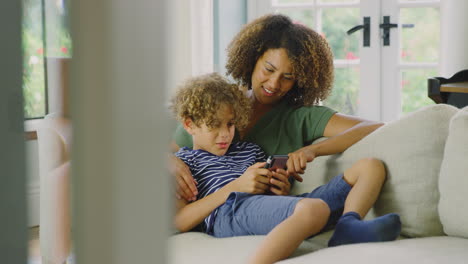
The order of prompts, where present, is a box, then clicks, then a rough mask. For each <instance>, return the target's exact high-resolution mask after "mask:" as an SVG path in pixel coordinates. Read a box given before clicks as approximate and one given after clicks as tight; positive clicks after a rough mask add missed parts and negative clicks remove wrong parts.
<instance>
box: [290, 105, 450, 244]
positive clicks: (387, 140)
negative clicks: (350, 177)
mask: <svg viewBox="0 0 468 264" xmlns="http://www.w3.org/2000/svg"><path fill="white" fill-rule="evenodd" d="M457 110H458V109H457V108H455V107H453V106H449V105H433V106H429V107H425V108H423V109H420V110H418V111H415V112H413V113H411V114H408V115H406V116H404V117H402V118H401V119H399V120H395V121H392V122H389V123H388V124H386V125H385V126H382V127H380V128H379V129H378V130H376V131H374V132H373V133H372V134H370V135H368V136H367V137H365V138H364V139H362V140H361V141H359V142H358V143H356V144H354V145H353V146H351V147H350V148H348V149H347V150H346V151H345V152H344V153H342V154H337V155H331V156H325V157H318V158H316V159H315V160H314V161H313V162H312V163H309V165H308V168H307V172H306V175H304V177H303V178H304V182H303V183H296V184H295V186H294V188H293V192H294V193H295V194H299V193H303V192H308V191H311V190H312V189H314V188H315V187H317V186H319V185H321V184H324V183H326V182H327V181H329V180H330V179H331V178H332V177H334V176H335V175H338V174H340V173H342V172H343V171H344V170H345V169H346V168H349V167H351V165H352V164H354V163H355V162H356V161H358V160H360V159H362V158H366V157H375V158H378V159H380V160H382V161H383V162H384V163H385V166H386V169H387V180H386V183H385V184H384V186H383V188H382V191H381V194H380V196H379V198H378V200H377V202H376V203H375V205H374V208H373V210H371V212H370V213H369V214H368V218H372V217H375V216H379V215H383V214H387V213H392V212H395V213H398V214H400V217H401V221H402V235H403V236H408V237H423V236H437V235H442V234H443V230H442V225H441V223H440V220H439V215H438V210H437V205H438V201H439V192H438V180H439V170H440V165H441V162H442V158H443V155H444V146H445V141H446V138H447V134H448V125H449V121H450V118H451V117H452V116H453V115H454V114H455V113H456V112H457Z"/></svg>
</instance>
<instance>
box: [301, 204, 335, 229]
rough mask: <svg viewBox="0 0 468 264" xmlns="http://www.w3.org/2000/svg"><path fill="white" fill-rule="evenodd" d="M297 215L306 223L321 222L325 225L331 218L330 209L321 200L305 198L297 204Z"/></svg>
mask: <svg viewBox="0 0 468 264" xmlns="http://www.w3.org/2000/svg"><path fill="white" fill-rule="evenodd" d="M294 214H295V215H298V216H299V215H300V216H301V218H302V219H304V220H305V221H307V222H309V223H312V222H320V223H321V224H322V222H323V225H325V223H326V222H327V220H328V218H329V217H330V207H328V204H327V203H326V202H324V201H323V200H321V199H313V198H304V199H302V200H300V201H299V202H298V203H297V204H296V208H295V209H294Z"/></svg>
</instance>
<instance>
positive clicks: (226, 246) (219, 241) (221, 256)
mask: <svg viewBox="0 0 468 264" xmlns="http://www.w3.org/2000/svg"><path fill="white" fill-rule="evenodd" d="M331 235H332V232H331V231H329V232H325V233H322V234H320V235H317V236H315V237H313V238H311V239H308V240H305V241H304V242H302V244H301V245H300V246H299V247H298V248H297V249H296V250H295V251H294V253H293V254H292V255H291V257H292V258H293V257H297V256H301V255H304V254H308V253H311V252H314V251H317V250H319V249H322V248H325V247H326V246H327V243H328V240H329V239H330V237H331ZM263 239H265V236H239V237H228V238H216V237H212V236H209V235H207V234H205V233H200V232H188V233H181V234H177V235H174V236H171V237H170V238H169V242H168V247H169V254H168V255H169V263H174V264H175V263H177V264H185V263H187V264H194V263H205V264H209V263H216V264H219V263H222V264H230V263H232V264H238V263H246V261H247V259H248V257H249V256H250V255H251V254H252V253H253V252H254V250H255V249H257V247H258V246H259V245H260V243H261V242H262V241H263Z"/></svg>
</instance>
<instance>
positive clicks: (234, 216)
mask: <svg viewBox="0 0 468 264" xmlns="http://www.w3.org/2000/svg"><path fill="white" fill-rule="evenodd" d="M350 190H351V186H350V185H349V184H348V183H347V182H346V181H345V180H344V179H343V175H338V176H336V177H334V178H333V179H332V180H331V181H330V182H328V183H327V184H325V185H322V186H320V187H317V188H316V189H315V190H313V191H312V192H310V193H304V194H301V195H296V196H276V195H253V194H248V193H241V192H233V193H231V194H230V195H229V197H228V198H227V200H226V203H224V204H223V205H221V206H220V207H218V210H217V214H216V216H215V220H214V223H213V228H212V230H210V231H209V232H208V234H210V235H213V236H215V237H233V236H247V235H266V234H268V233H269V232H270V231H271V230H272V229H273V228H274V227H275V226H277V225H278V224H280V223H281V222H283V221H284V220H285V219H286V218H288V217H289V216H290V215H291V214H292V213H293V212H294V209H295V208H296V204H297V202H298V201H300V200H301V199H303V198H317V199H322V200H323V201H325V202H326V203H327V204H328V206H329V207H330V211H331V214H330V218H329V219H328V221H327V224H326V225H325V227H324V228H323V229H322V231H321V232H323V231H326V230H329V229H331V228H333V227H334V225H335V224H336V222H337V221H338V219H339V218H340V216H341V215H342V214H343V208H344V204H345V200H346V197H347V196H348V193H349V191H350Z"/></svg>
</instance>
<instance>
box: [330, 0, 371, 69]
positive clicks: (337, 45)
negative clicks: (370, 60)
mask: <svg viewBox="0 0 468 264" xmlns="http://www.w3.org/2000/svg"><path fill="white" fill-rule="evenodd" d="M360 24H362V18H361V17H360V11H359V9H358V8H326V9H324V10H323V13H322V25H323V26H322V32H323V34H324V36H325V37H326V38H327V41H328V43H329V44H330V46H331V49H332V52H333V56H334V57H335V59H350V60H353V59H359V39H360V38H362V33H361V32H360V31H358V32H356V33H354V34H351V35H348V34H346V31H348V30H349V29H350V28H352V27H354V26H356V25H360Z"/></svg>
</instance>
